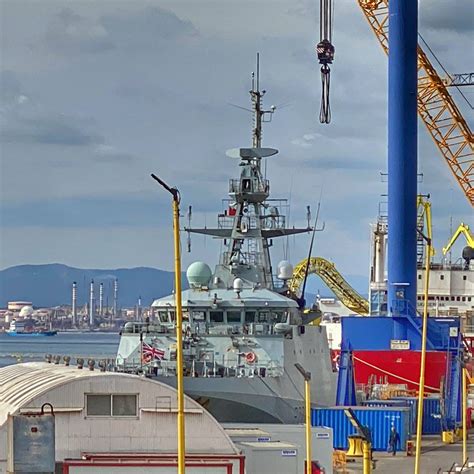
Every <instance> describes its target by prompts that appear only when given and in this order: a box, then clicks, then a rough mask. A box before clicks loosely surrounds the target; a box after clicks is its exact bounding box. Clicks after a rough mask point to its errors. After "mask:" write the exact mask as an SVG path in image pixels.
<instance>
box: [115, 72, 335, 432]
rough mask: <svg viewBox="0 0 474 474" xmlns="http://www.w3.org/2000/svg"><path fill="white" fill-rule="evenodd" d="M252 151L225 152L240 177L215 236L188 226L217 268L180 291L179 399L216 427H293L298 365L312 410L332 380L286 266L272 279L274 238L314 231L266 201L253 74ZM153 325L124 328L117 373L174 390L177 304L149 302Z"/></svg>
mask: <svg viewBox="0 0 474 474" xmlns="http://www.w3.org/2000/svg"><path fill="white" fill-rule="evenodd" d="M252 82H253V83H252V90H251V91H250V96H251V99H252V109H253V119H254V127H253V134H252V146H251V147H249V148H238V149H234V150H230V151H229V152H227V155H228V156H229V157H230V158H232V159H234V160H235V161H236V163H238V166H239V169H240V176H239V177H237V178H235V179H231V180H230V181H229V190H228V192H229V199H228V200H226V201H224V203H225V209H224V211H223V212H221V213H220V214H219V215H218V225H217V227H215V228H208V227H205V228H191V227H189V228H187V229H186V231H187V232H189V233H198V234H205V235H209V236H212V237H214V238H217V239H220V240H221V241H222V244H223V252H222V253H221V256H220V260H219V263H218V264H217V266H216V268H215V271H214V272H212V271H211V269H210V268H209V266H208V265H206V264H205V263H203V262H195V263H193V264H191V265H190V266H189V268H188V270H187V278H188V282H189V286H190V288H189V289H188V290H185V291H183V292H182V302H183V321H184V323H183V328H182V330H183V333H184V354H185V382H184V385H185V391H186V393H187V394H188V395H190V396H192V397H193V398H195V399H196V400H198V401H200V402H201V403H202V404H203V405H204V406H205V407H206V408H207V409H208V410H209V411H210V412H211V413H212V414H213V415H214V416H216V418H218V419H219V420H221V421H239V422H244V421H260V422H275V421H276V422H285V423H291V422H300V421H302V420H303V414H304V388H303V378H302V377H301V375H300V373H299V372H298V371H297V369H296V368H295V364H296V363H299V364H301V365H302V366H303V367H304V368H305V370H307V371H310V372H311V373H312V374H313V377H312V383H313V385H314V386H313V392H312V393H313V394H314V397H313V402H314V404H315V405H330V404H332V403H334V396H335V384H336V378H335V374H334V372H333V368H332V364H331V355H330V350H329V346H328V342H327V337H326V333H325V330H324V328H321V327H318V326H313V325H309V323H310V322H311V321H312V318H314V315H313V314H311V313H307V314H305V313H303V308H302V307H301V302H297V301H296V300H295V299H294V298H291V297H290V296H291V294H290V292H289V291H288V288H287V285H286V283H287V281H288V280H290V279H291V277H292V272H293V269H292V266H291V265H290V264H289V262H286V261H283V262H281V263H280V264H279V265H278V268H277V272H275V271H274V269H273V267H272V263H271V258H270V247H271V246H272V244H273V239H274V238H277V237H285V236H289V235H295V234H304V233H308V232H310V231H312V230H313V229H312V228H311V226H310V223H309V217H308V226H307V227H305V228H294V227H292V228H288V226H287V221H286V216H285V209H286V208H287V207H288V204H287V201H286V200H284V199H271V198H270V183H269V181H268V180H267V179H266V178H265V176H264V173H263V172H262V162H263V160H264V159H267V158H269V157H270V156H274V155H276V154H277V153H278V150H276V149H274V148H264V147H262V144H261V137H262V123H263V122H264V121H265V117H271V115H272V114H273V112H274V110H275V109H274V108H273V107H272V108H271V109H270V110H263V108H262V96H263V95H264V92H261V91H260V90H259V86H258V73H257V76H256V78H255V79H254V80H253V81H252ZM152 307H153V308H154V312H155V316H156V318H155V321H154V322H152V323H131V322H130V323H127V324H126V325H125V327H124V329H123V332H122V338H121V341H120V346H119V350H118V355H117V365H118V367H119V368H120V369H121V370H125V371H137V369H141V370H143V371H144V372H146V373H148V374H152V375H153V377H156V378H159V379H160V380H162V381H164V382H166V383H169V384H171V385H174V384H175V382H176V377H175V369H176V360H175V359H176V342H175V336H174V331H175V330H174V324H175V297H174V295H169V296H166V297H164V298H160V299H157V300H155V301H154V302H153V305H152Z"/></svg>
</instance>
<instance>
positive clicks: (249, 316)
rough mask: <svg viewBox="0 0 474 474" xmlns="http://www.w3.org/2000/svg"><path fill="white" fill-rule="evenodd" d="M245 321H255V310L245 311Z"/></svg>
mask: <svg viewBox="0 0 474 474" xmlns="http://www.w3.org/2000/svg"><path fill="white" fill-rule="evenodd" d="M245 322H246V323H254V322H255V311H245Z"/></svg>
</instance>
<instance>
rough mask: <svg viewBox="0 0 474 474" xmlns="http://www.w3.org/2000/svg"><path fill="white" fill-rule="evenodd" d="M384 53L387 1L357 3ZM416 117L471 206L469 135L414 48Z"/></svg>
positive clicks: (473, 164) (473, 178) (473, 154)
mask: <svg viewBox="0 0 474 474" xmlns="http://www.w3.org/2000/svg"><path fill="white" fill-rule="evenodd" d="M357 1H358V3H359V6H360V8H361V9H362V11H363V12H364V15H365V17H366V18H367V21H368V22H369V24H370V26H371V28H372V30H373V31H374V33H375V35H376V36H377V39H378V40H379V42H380V44H381V46H382V48H383V50H384V51H385V52H386V53H388V18H389V17H388V0H357ZM418 114H419V115H420V117H421V118H422V120H423V122H424V124H425V125H426V128H427V129H428V131H429V133H430V135H431V137H432V138H433V140H434V142H435V143H436V146H437V147H438V148H439V150H440V151H441V154H442V155H443V157H444V158H445V160H446V162H447V163H448V166H449V168H450V170H451V172H452V173H453V175H454V177H455V178H456V180H457V182H458V183H459V185H460V186H461V189H462V190H463V192H464V194H465V196H466V197H467V199H468V201H469V202H470V203H471V205H472V206H474V149H473V143H474V139H473V135H472V132H471V130H470V128H469V125H468V124H467V122H466V120H465V119H464V117H463V116H462V114H461V112H460V111H459V109H458V107H457V106H456V104H455V102H454V100H453V98H452V97H451V95H450V93H449V92H448V89H447V87H446V85H445V83H444V81H443V80H442V79H441V78H440V76H439V75H438V73H437V72H436V70H435V68H434V67H433V65H432V64H431V62H430V60H429V59H428V56H427V55H426V54H425V52H424V51H423V49H422V48H421V47H420V46H419V45H418Z"/></svg>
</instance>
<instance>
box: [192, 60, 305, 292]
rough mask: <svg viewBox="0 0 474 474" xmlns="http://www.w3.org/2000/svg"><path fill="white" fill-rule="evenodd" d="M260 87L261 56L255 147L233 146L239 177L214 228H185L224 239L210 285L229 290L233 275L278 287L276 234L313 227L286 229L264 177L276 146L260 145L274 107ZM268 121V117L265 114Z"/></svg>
mask: <svg viewBox="0 0 474 474" xmlns="http://www.w3.org/2000/svg"><path fill="white" fill-rule="evenodd" d="M265 92H266V91H265V90H262V91H260V61H259V55H258V54H257V69H256V74H255V73H252V89H251V90H250V97H251V102H252V114H253V128H252V148H238V149H234V150H229V152H227V154H228V156H231V157H233V158H239V159H240V163H239V167H240V170H241V171H240V177H239V178H237V179H231V180H230V182H229V197H230V200H229V208H228V209H227V210H226V211H224V213H223V214H220V215H219V217H218V224H219V225H218V227H217V228H215V229H210V228H204V229H196V228H187V229H186V231H188V232H190V233H191V232H192V233H198V234H205V235H212V236H214V237H217V238H221V239H224V246H225V251H224V252H223V253H222V255H221V260H220V263H219V264H218V265H217V267H216V271H215V274H214V278H213V283H212V285H211V287H212V288H231V287H232V284H233V281H234V280H235V278H240V279H242V280H243V282H244V284H247V285H250V286H252V287H256V286H257V287H262V288H268V289H272V290H273V289H274V287H273V276H272V266H271V260H270V251H269V248H270V247H271V245H272V239H273V238H274V237H283V236H287V235H293V234H300V233H305V232H308V231H309V230H311V228H309V227H308V228H304V229H295V228H292V229H287V228H286V225H285V224H286V222H285V216H284V215H282V214H281V212H280V210H279V209H278V207H277V204H276V202H275V201H282V200H272V199H270V200H269V199H268V198H269V196H270V183H269V181H268V180H267V179H265V177H264V176H263V175H262V171H261V162H262V159H263V158H266V157H269V156H272V155H275V154H276V153H278V150H276V149H273V148H262V124H263V123H264V122H270V121H271V118H272V115H273V113H274V111H275V107H274V106H272V107H270V109H269V110H264V109H263V107H262V98H263V96H264V95H265ZM266 117H267V119H266V120H265V118H266Z"/></svg>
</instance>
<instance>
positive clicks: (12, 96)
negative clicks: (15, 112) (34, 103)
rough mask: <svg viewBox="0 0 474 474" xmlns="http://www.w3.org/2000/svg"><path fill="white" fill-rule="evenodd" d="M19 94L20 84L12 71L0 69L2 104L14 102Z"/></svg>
mask: <svg viewBox="0 0 474 474" xmlns="http://www.w3.org/2000/svg"><path fill="white" fill-rule="evenodd" d="M20 95H21V85H20V81H19V80H18V77H17V76H16V74H15V73H14V72H13V71H0V99H1V101H2V104H3V105H10V104H11V103H15V102H16V101H17V99H18V97H19V96H20Z"/></svg>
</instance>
